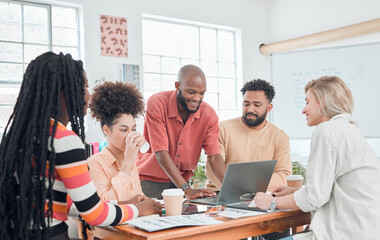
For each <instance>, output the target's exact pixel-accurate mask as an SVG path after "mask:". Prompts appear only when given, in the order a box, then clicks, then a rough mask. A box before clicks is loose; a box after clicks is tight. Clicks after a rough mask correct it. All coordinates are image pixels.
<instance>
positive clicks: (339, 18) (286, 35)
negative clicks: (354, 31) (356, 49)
mask: <svg viewBox="0 0 380 240" xmlns="http://www.w3.org/2000/svg"><path fill="white" fill-rule="evenodd" d="M268 9H269V10H268V15H269V22H268V25H269V29H270V31H269V33H268V35H269V40H270V42H277V41H281V40H287V39H291V38H295V37H300V36H304V35H308V34H313V33H318V32H322V31H326V30H330V29H334V28H338V27H344V26H347V25H351V24H355V23H360V22H364V21H368V20H372V19H375V18H379V17H380V1H378V0H361V1H357V0H318V1H315V0H271V1H270V6H269V8H268ZM375 41H380V32H378V33H374V34H368V35H363V36H359V37H355V38H350V39H345V40H340V41H335V42H330V43H325V44H320V45H317V46H313V47H310V48H321V47H328V46H342V45H351V44H359V43H367V42H375Z"/></svg>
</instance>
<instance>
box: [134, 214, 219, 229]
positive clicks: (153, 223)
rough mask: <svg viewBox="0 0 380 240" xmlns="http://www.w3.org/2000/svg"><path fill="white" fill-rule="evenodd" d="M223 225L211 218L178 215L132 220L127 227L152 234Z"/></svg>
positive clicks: (195, 215)
mask: <svg viewBox="0 0 380 240" xmlns="http://www.w3.org/2000/svg"><path fill="white" fill-rule="evenodd" d="M218 223H223V222H222V221H219V220H215V219H214V218H212V217H206V216H204V215H197V214H194V215H180V216H168V217H159V218H152V219H149V218H148V219H133V220H130V221H128V224H129V225H132V226H135V227H138V228H141V229H143V230H145V231H148V232H154V231H158V230H163V229H168V228H174V227H185V226H201V225H212V224H218Z"/></svg>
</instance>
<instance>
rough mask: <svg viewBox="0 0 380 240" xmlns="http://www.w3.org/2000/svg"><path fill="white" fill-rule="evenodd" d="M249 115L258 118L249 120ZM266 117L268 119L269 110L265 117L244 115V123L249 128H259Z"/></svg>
mask: <svg viewBox="0 0 380 240" xmlns="http://www.w3.org/2000/svg"><path fill="white" fill-rule="evenodd" d="M248 115H253V116H256V120H253V119H248ZM266 117H267V110H265V113H264V114H263V115H261V116H259V115H257V114H254V113H246V114H243V119H244V122H245V124H247V126H249V127H256V126H259V125H260V124H261V123H263V122H264V121H265V119H266Z"/></svg>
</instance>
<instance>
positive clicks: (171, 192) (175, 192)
mask: <svg viewBox="0 0 380 240" xmlns="http://www.w3.org/2000/svg"><path fill="white" fill-rule="evenodd" d="M183 195H185V193H184V192H183V190H182V189H180V188H169V189H165V190H164V191H163V192H162V196H183Z"/></svg>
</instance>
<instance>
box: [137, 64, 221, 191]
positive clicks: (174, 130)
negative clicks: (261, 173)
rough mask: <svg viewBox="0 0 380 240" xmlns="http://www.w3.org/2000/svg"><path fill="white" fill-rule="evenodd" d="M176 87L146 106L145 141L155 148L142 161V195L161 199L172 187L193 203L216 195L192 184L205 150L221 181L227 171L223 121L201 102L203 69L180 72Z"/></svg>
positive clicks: (204, 84) (159, 94) (203, 82)
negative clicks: (221, 132)
mask: <svg viewBox="0 0 380 240" xmlns="http://www.w3.org/2000/svg"><path fill="white" fill-rule="evenodd" d="M175 88H176V90H175V91H165V92H160V93H157V94H154V95H153V96H151V97H150V98H149V100H148V102H147V109H146V115H145V123H144V136H145V139H146V140H147V141H148V142H149V143H150V147H151V148H150V149H149V151H148V152H147V153H145V154H141V155H140V157H139V160H138V162H137V167H138V169H139V173H140V180H141V187H142V190H143V192H144V193H145V195H147V196H149V197H156V198H161V193H162V191H163V190H164V189H167V188H182V189H183V190H184V192H185V195H186V197H190V198H197V197H200V196H213V195H215V193H214V192H213V191H211V190H207V189H192V188H191V187H190V186H189V185H188V181H189V179H190V178H191V177H192V176H193V171H194V170H195V169H196V167H197V164H198V161H199V157H200V154H201V150H202V148H203V149H204V150H205V152H206V154H207V161H208V163H209V164H210V168H211V169H212V171H213V173H214V174H215V176H216V177H217V178H218V180H219V181H222V180H223V176H224V172H225V166H224V161H223V158H222V156H221V155H220V149H219V143H218V132H219V127H218V117H217V115H216V113H215V111H214V109H213V108H212V107H211V106H210V105H208V104H207V103H205V102H202V100H203V97H204V94H205V92H206V77H205V75H204V73H203V71H202V70H201V69H200V68H198V67H196V66H194V65H186V66H184V67H182V68H181V69H180V71H179V73H178V80H177V82H176V83H175Z"/></svg>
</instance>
